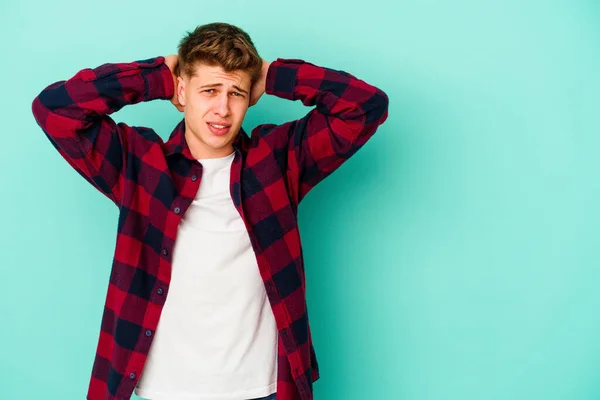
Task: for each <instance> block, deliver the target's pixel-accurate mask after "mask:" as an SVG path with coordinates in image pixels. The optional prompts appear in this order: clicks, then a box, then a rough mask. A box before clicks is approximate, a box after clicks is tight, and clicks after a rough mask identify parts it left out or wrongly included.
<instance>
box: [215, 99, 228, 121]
mask: <svg viewBox="0 0 600 400" xmlns="http://www.w3.org/2000/svg"><path fill="white" fill-rule="evenodd" d="M215 114H217V115H220V116H221V117H226V116H228V115H229V96H228V95H227V94H225V95H224V96H219V98H218V99H217V102H216V104H215Z"/></svg>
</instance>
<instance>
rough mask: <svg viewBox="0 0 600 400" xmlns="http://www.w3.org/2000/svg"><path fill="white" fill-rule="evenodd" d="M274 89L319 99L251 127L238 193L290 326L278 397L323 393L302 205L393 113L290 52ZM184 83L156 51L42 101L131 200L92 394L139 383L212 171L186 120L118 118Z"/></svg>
mask: <svg viewBox="0 0 600 400" xmlns="http://www.w3.org/2000/svg"><path fill="white" fill-rule="evenodd" d="M266 93H267V94H272V95H275V96H278V97H281V98H285V99H289V100H301V101H302V103H303V104H304V105H306V106H316V107H314V108H313V109H312V110H311V111H310V112H309V113H308V114H307V115H306V116H305V117H303V118H301V119H299V120H296V121H291V122H288V123H285V124H282V125H272V124H264V125H260V126H258V127H256V128H255V129H253V130H252V133H251V135H250V137H248V135H247V134H246V133H245V132H244V131H243V130H241V131H240V134H239V135H238V136H237V138H236V140H235V142H234V149H235V158H234V160H233V165H232V169H231V184H230V191H231V198H232V200H233V203H234V205H235V207H236V208H237V210H238V212H239V213H240V216H241V218H242V219H243V221H244V223H245V225H246V228H247V230H248V234H249V237H250V241H251V244H252V247H253V249H254V252H255V254H256V259H257V262H258V267H259V270H260V275H261V277H262V279H263V281H264V284H265V288H266V292H267V296H268V298H269V301H270V304H271V307H272V310H273V313H274V316H275V321H276V324H277V329H278V335H279V336H278V337H279V350H278V354H279V359H278V371H277V374H278V379H277V400H311V399H313V385H312V383H313V381H315V380H317V379H318V378H319V372H318V365H317V359H316V357H315V352H314V347H313V344H312V338H311V332H310V327H309V320H308V314H307V309H306V297H305V296H306V290H305V273H304V265H303V257H302V246H301V243H300V235H299V231H298V221H297V209H298V204H299V203H300V201H301V200H302V198H303V197H304V196H305V195H306V194H307V193H308V192H309V191H310V190H311V189H312V188H313V187H314V186H315V185H316V184H317V183H319V182H320V181H321V180H323V179H324V178H325V177H327V176H328V175H329V174H331V173H332V172H333V171H334V170H335V169H336V168H338V167H339V166H340V165H341V164H342V163H344V161H346V160H347V159H348V158H350V157H351V156H352V155H353V154H354V153H355V152H356V151H357V150H358V149H360V148H361V147H362V146H363V145H364V144H365V143H366V142H367V140H368V139H369V138H370V137H371V136H372V135H373V134H374V133H375V131H376V129H377V127H378V126H379V125H380V124H382V123H383V122H384V121H385V119H386V118H387V110H388V98H387V96H386V94H385V93H383V92H382V91H381V90H379V89H377V88H375V87H373V86H371V85H369V84H367V83H365V82H363V81H361V80H359V79H357V78H355V77H354V76H352V75H350V74H348V73H346V72H343V71H335V70H331V69H327V68H323V67H318V66H315V65H313V64H310V63H306V62H304V61H302V60H284V59H278V60H277V61H274V62H273V63H272V64H271V66H270V68H269V71H268V75H267V82H266ZM173 94H174V87H173V79H172V75H171V72H170V70H169V68H168V67H167V66H166V65H165V64H164V58H163V57H157V58H153V59H148V60H143V61H137V62H132V63H124V64H104V65H102V66H100V67H98V68H95V69H84V70H82V71H80V72H78V73H77V74H76V75H75V76H74V77H73V78H71V79H69V80H67V81H60V82H57V83H54V84H52V85H50V86H48V87H47V88H46V89H44V90H43V91H42V92H41V93H40V94H39V96H38V97H36V98H35V100H34V101H33V114H34V116H35V119H36V121H37V123H38V124H39V125H40V127H41V128H42V129H43V131H44V132H45V134H46V135H47V137H48V139H50V142H51V143H52V144H53V145H54V146H55V147H56V149H57V150H58V152H59V153H60V155H61V156H62V157H64V158H65V159H66V161H67V162H68V163H69V164H70V165H71V166H72V167H73V168H74V169H75V170H76V171H77V172H78V173H79V174H81V175H82V176H83V177H84V178H85V179H86V180H87V181H88V182H89V183H91V184H92V185H93V186H94V187H96V188H97V189H98V190H99V191H100V192H102V193H103V194H104V195H106V197H108V198H109V199H111V200H112V201H113V202H114V203H115V204H116V205H117V207H119V221H118V232H117V241H116V248H115V254H114V261H113V265H112V269H111V274H110V282H109V285H108V292H107V297H106V303H105V307H104V313H103V317H102V324H101V331H100V337H99V342H98V347H97V353H96V359H95V362H94V366H93V370H92V376H91V381H90V385H89V390H88V394H87V398H88V399H90V400H101V399H105V400H109V399H110V400H113V399H129V398H130V396H131V394H132V393H133V390H134V387H135V385H136V382H137V381H138V379H139V377H140V374H141V372H142V370H143V368H144V363H145V361H146V357H147V355H148V350H149V349H150V345H151V343H152V339H153V337H154V333H155V330H156V327H157V325H158V320H159V318H160V314H161V310H162V308H163V305H164V304H165V299H166V297H167V295H168V293H169V282H170V276H171V262H172V256H173V248H174V244H175V239H176V237H177V227H178V225H179V222H180V221H181V218H182V217H183V215H184V214H185V212H186V210H187V208H188V207H189V205H190V204H191V202H192V200H193V199H194V197H195V196H196V193H197V191H198V188H199V186H200V184H201V181H202V165H201V164H200V163H199V162H198V161H197V160H196V159H195V158H194V157H193V156H192V154H191V153H190V150H189V147H188V145H187V143H186V140H185V135H184V132H185V125H184V122H183V121H181V122H180V123H179V124H178V125H177V126H176V127H175V129H174V130H173V133H172V134H171V135H170V137H169V139H168V140H167V141H166V142H164V141H163V140H162V139H161V138H160V137H159V136H158V135H157V133H156V132H155V131H154V130H152V129H150V128H144V127H133V126H128V125H125V124H123V123H118V124H117V123H115V122H114V121H113V120H112V119H111V118H110V117H109V115H110V114H111V113H113V112H116V111H118V110H119V109H121V108H122V107H123V106H125V105H128V104H135V103H139V102H142V101H149V100H154V99H170V98H172V97H173ZM198 257H202V255H201V254H199V255H198Z"/></svg>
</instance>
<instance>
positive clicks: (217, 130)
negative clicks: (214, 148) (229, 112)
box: [206, 122, 231, 136]
mask: <svg viewBox="0 0 600 400" xmlns="http://www.w3.org/2000/svg"><path fill="white" fill-rule="evenodd" d="M206 124H207V125H208V129H209V130H210V131H211V132H212V133H213V134H214V135H217V136H223V135H226V134H227V133H228V132H229V128H231V125H229V124H217V123H214V122H207V123H206Z"/></svg>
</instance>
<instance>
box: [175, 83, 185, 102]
mask: <svg viewBox="0 0 600 400" xmlns="http://www.w3.org/2000/svg"><path fill="white" fill-rule="evenodd" d="M177 100H178V101H179V104H181V105H182V106H185V80H184V79H183V78H182V77H181V76H178V77H177Z"/></svg>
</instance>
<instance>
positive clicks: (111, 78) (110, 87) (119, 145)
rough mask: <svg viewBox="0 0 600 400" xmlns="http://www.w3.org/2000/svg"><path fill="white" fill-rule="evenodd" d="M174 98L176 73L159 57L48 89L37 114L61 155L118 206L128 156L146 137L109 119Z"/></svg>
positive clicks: (37, 102) (89, 72) (91, 72)
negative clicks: (125, 110) (131, 107)
mask: <svg viewBox="0 0 600 400" xmlns="http://www.w3.org/2000/svg"><path fill="white" fill-rule="evenodd" d="M169 60H171V59H170V58H169ZM173 98H174V76H173V73H172V72H171V69H170V67H169V66H168V65H167V64H166V63H165V58H164V57H157V58H152V59H148V60H143V61H136V62H132V63H123V64H104V65H101V66H100V67H97V68H95V69H89V68H87V69H84V70H81V71H79V72H78V73H77V74H75V76H73V77H72V78H71V79H69V80H67V81H59V82H56V83H54V84H52V85H50V86H48V87H47V88H46V89H44V90H43V91H42V92H41V93H40V94H39V95H38V96H37V97H36V98H35V99H34V100H33V104H32V111H33V115H34V117H35V120H36V121H37V123H38V125H40V127H41V128H42V130H43V131H44V133H45V134H46V136H47V137H48V139H49V140H50V142H51V143H52V144H53V145H54V147H55V148H56V149H57V150H58V152H59V153H60V155H61V156H62V157H63V158H65V159H66V160H67V162H68V163H69V164H70V165H71V166H72V167H73V168H74V169H75V170H76V171H77V172H78V173H79V174H80V175H82V176H83V177H84V178H85V179H86V180H87V181H88V182H90V183H91V184H92V185H94V186H95V187H96V188H97V189H98V190H100V191H101V192H102V193H103V194H105V195H106V196H107V197H108V198H110V199H111V200H112V201H113V202H114V203H115V204H116V205H117V206H119V204H120V202H121V200H122V196H123V182H124V180H125V171H124V170H125V166H126V165H127V164H126V163H127V152H128V149H129V148H130V146H131V144H132V142H133V141H135V140H139V139H141V136H140V135H139V134H138V132H137V130H136V129H135V128H133V127H130V126H128V125H126V124H123V123H119V124H117V123H115V122H114V121H113V120H112V119H111V118H110V117H109V115H110V114H112V113H113V112H116V111H118V110H120V109H121V108H122V107H123V106H125V105H127V104H136V103H139V102H142V101H149V100H154V99H165V100H169V99H173Z"/></svg>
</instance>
